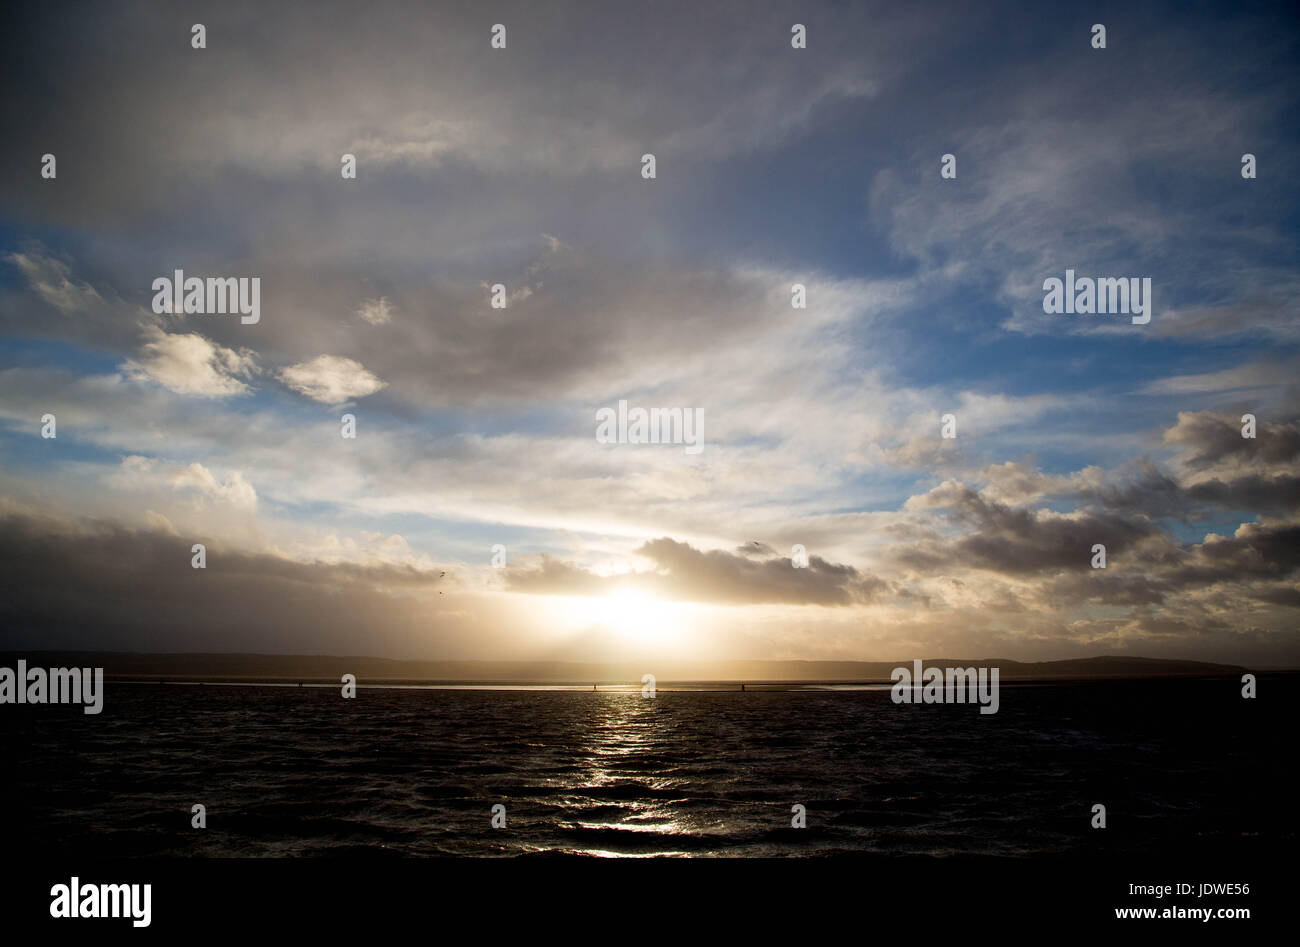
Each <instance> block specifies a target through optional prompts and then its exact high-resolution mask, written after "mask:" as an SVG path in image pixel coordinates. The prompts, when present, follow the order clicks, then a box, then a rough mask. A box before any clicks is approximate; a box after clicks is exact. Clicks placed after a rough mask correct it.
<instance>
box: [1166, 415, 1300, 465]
mask: <svg viewBox="0 0 1300 947" xmlns="http://www.w3.org/2000/svg"><path fill="white" fill-rule="evenodd" d="M1242 426H1243V422H1242V421H1241V417H1240V416H1237V417H1233V416H1230V415H1224V414H1216V413H1212V412H1208V411H1200V412H1191V411H1188V412H1180V413H1179V415H1178V423H1177V424H1175V425H1174V426H1173V427H1171V428H1170V429H1169V430H1168V431H1166V432H1165V441H1166V442H1167V443H1170V444H1175V445H1177V446H1179V447H1181V448H1183V449H1184V450H1185V452H1186V454H1185V457H1184V461H1183V462H1184V463H1185V464H1186V465H1187V466H1188V467H1190V468H1192V469H1193V470H1204V469H1206V468H1209V467H1213V466H1215V465H1217V464H1219V463H1221V462H1223V461H1232V462H1234V463H1237V464H1243V465H1244V464H1251V463H1264V464H1281V463H1290V462H1293V461H1295V460H1297V459H1298V458H1300V423H1297V422H1296V421H1292V420H1285V421H1272V420H1270V419H1268V418H1257V419H1256V431H1255V437H1254V438H1253V439H1252V438H1246V437H1242V433H1241V431H1242Z"/></svg>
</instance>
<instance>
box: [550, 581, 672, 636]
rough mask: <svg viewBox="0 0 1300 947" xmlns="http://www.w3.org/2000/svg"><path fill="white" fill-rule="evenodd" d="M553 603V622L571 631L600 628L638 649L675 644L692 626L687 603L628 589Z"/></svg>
mask: <svg viewBox="0 0 1300 947" xmlns="http://www.w3.org/2000/svg"><path fill="white" fill-rule="evenodd" d="M555 604H556V607H557V614H556V618H557V620H558V621H560V622H562V623H563V624H564V625H566V626H568V627H570V628H572V629H573V630H575V631H577V630H590V629H601V630H604V631H607V632H609V633H610V634H611V635H612V636H615V637H617V638H618V639H619V640H621V641H622V642H623V643H625V644H627V645H634V646H637V647H641V648H644V647H650V646H653V647H655V648H659V647H664V646H672V645H676V644H679V643H680V642H681V641H682V640H683V638H684V637H685V635H686V633H688V632H689V631H690V630H691V628H693V627H694V616H693V615H692V612H693V611H694V607H693V606H692V605H691V604H689V603H684V602H668V601H664V600H663V599H660V598H656V597H655V596H654V595H652V594H651V593H649V592H646V591H644V590H642V589H637V588H632V587H629V586H623V587H621V588H618V589H614V590H612V591H610V592H607V593H606V594H604V595H598V596H563V597H560V598H559V599H558V600H557V601H556V603H555Z"/></svg>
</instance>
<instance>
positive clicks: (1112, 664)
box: [0, 651, 1248, 684]
mask: <svg viewBox="0 0 1300 947" xmlns="http://www.w3.org/2000/svg"><path fill="white" fill-rule="evenodd" d="M19 658H23V659H25V660H26V661H27V663H28V665H29V666H36V667H73V666H76V667H102V668H104V673H105V675H106V676H107V677H108V678H109V679H110V680H111V679H117V680H124V679H137V680H153V679H166V680H175V681H183V680H193V681H199V680H206V681H307V682H314V681H319V682H337V681H338V680H339V678H340V677H341V676H342V675H343V674H355V675H356V676H357V679H358V680H359V681H360V682H361V683H366V682H371V683H379V682H384V681H392V682H399V681H400V682H429V683H433V682H462V683H470V682H478V683H538V684H545V683H555V684H559V683H599V684H631V683H639V682H640V680H641V676H642V675H643V674H653V675H655V678H656V680H657V681H658V682H661V683H672V682H681V683H685V682H704V681H708V682H722V681H756V682H757V681H769V682H778V681H781V682H791V683H794V682H810V681H817V682H823V683H848V682H858V683H871V682H884V683H888V682H889V679H890V672H892V671H893V669H894V668H896V667H908V668H911V667H912V661H911V659H907V660H898V661H698V662H683V661H650V662H643V663H634V662H610V663H592V664H584V663H577V662H561V661H405V660H393V659H388V658H367V657H355V656H354V657H347V656H333V655H297V654H135V653H128V652H75V651H27V652H2V653H0V665H3V666H6V667H14V666H15V662H16V661H17V660H18V659H19ZM924 664H925V666H926V667H931V666H934V667H996V668H998V669H999V679H1000V680H1002V681H1029V680H1088V679H1118V678H1143V677H1221V676H1229V675H1240V674H1242V673H1244V672H1245V671H1247V670H1248V669H1247V668H1244V667H1239V666H1237V665H1230V664H1208V663H1205V662H1201V661H1170V660H1164V659H1162V658H1135V657H1124V656H1118V655H1112V656H1105V657H1096V658H1074V659H1070V660H1067V661H1040V662H1023V661H1011V660H1007V659H1005V658H978V659H975V658H961V659H956V658H953V659H947V658H926V659H925V661H924Z"/></svg>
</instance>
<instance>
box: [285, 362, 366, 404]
mask: <svg viewBox="0 0 1300 947" xmlns="http://www.w3.org/2000/svg"><path fill="white" fill-rule="evenodd" d="M280 380H281V381H283V382H284V383H285V384H286V385H288V386H289V387H290V388H292V389H293V390H294V391H296V392H298V393H299V394H301V395H306V396H307V397H308V398H311V399H312V400H313V401H319V402H320V403H321V404H342V403H343V402H345V401H351V400H352V399H353V398H364V397H366V396H367V395H373V394H374V393H375V392H376V391H379V390H380V389H382V388H384V387H386V384H385V382H383V381H380V380H379V378H378V377H377V376H376V375H374V374H373V373H372V372H369V371H367V370H366V369H365V368H364V367H363V366H362V364H361V363H360V362H358V361H355V360H354V359H350V358H343V357H342V356H339V355H318V356H316V358H313V359H311V360H310V361H306V362H300V363H299V364H297V365H290V366H289V367H288V368H286V369H283V370H282V371H281V372H280Z"/></svg>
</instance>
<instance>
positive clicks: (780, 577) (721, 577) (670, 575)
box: [506, 537, 889, 606]
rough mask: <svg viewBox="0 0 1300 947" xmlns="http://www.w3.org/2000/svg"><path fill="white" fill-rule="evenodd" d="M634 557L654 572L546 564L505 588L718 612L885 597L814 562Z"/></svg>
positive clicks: (843, 569) (872, 581)
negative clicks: (627, 596)
mask: <svg viewBox="0 0 1300 947" xmlns="http://www.w3.org/2000/svg"><path fill="white" fill-rule="evenodd" d="M637 553H638V554H639V555H642V556H645V557H646V558H648V559H651V560H652V561H653V562H654V564H655V569H654V570H653V571H648V572H634V573H627V574H622V575H612V576H600V575H596V574H594V573H591V572H588V571H587V570H585V569H582V568H579V567H577V566H574V565H571V564H569V563H564V562H560V561H557V560H555V559H551V558H549V557H548V558H545V559H544V560H543V562H542V564H541V565H540V566H537V567H536V568H532V569H516V570H513V571H511V572H510V573H509V574H508V575H507V583H506V585H507V588H508V589H510V590H511V591H515V592H529V593H534V594H547V595H602V594H605V593H607V592H612V591H617V590H619V589H622V588H633V589H639V590H642V591H646V592H650V593H653V594H654V595H656V596H658V597H660V598H663V599H665V600H668V601H689V602H702V603H712V604H721V605H761V604H789V605H831V606H837V605H852V604H862V603H865V602H870V601H872V600H874V599H875V598H877V597H878V596H881V595H883V594H884V593H886V592H887V591H888V590H889V583H887V582H885V581H884V580H882V579H879V578H877V577H875V576H870V575H864V574H862V573H860V572H859V571H858V570H857V569H855V568H853V567H852V566H847V565H836V564H833V563H829V562H827V561H825V560H824V559H821V558H819V557H817V556H809V558H808V566H807V567H806V568H799V569H796V568H795V567H794V566H793V565H792V563H791V560H790V559H788V558H786V559H780V558H776V559H767V558H765V559H762V560H758V561H756V560H755V559H754V558H752V557H751V555H750V554H748V553H746V552H738V553H732V552H726V551H724V550H711V551H702V550H699V549H696V548H694V547H693V546H691V545H690V544H688V543H682V542H677V541H676V540H673V539H669V538H667V537H664V538H661V539H653V540H651V541H650V542H647V543H645V544H644V545H642V546H641V547H640V548H639V549H638V550H637Z"/></svg>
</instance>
